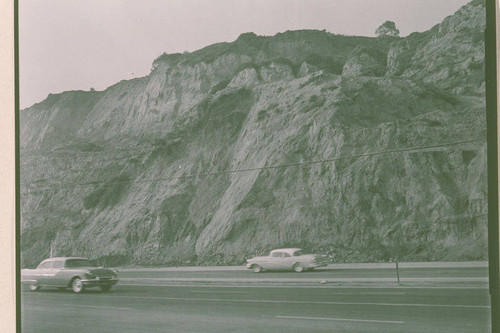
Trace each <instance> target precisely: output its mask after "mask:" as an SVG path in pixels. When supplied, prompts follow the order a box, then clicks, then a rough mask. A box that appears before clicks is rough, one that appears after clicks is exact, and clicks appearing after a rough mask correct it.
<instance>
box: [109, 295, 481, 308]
mask: <svg viewBox="0 0 500 333" xmlns="http://www.w3.org/2000/svg"><path fill="white" fill-rule="evenodd" d="M108 298H134V299H164V300H171V301H197V302H199V301H205V302H232V303H290V304H326V305H376V306H409V307H410V306H415V307H441V308H490V306H489V305H461V304H420V303H414V304H406V303H362V302H317V301H293V300H291V301H285V300H283V301H281V300H279V301H278V300H257V299H256V300H254V299H222V298H186V297H158V296H108Z"/></svg>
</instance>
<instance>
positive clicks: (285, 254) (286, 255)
mask: <svg viewBox="0 0 500 333" xmlns="http://www.w3.org/2000/svg"><path fill="white" fill-rule="evenodd" d="M283 254H284V257H285V258H286V257H291V255H290V254H289V253H286V252H285V253H283Z"/></svg>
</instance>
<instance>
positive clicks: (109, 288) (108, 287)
mask: <svg viewBox="0 0 500 333" xmlns="http://www.w3.org/2000/svg"><path fill="white" fill-rule="evenodd" d="M100 288H101V291H102V292H106V291H110V290H111V286H100Z"/></svg>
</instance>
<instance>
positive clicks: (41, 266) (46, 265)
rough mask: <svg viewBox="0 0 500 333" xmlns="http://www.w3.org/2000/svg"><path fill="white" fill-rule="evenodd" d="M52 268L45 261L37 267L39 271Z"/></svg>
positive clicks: (50, 264)
mask: <svg viewBox="0 0 500 333" xmlns="http://www.w3.org/2000/svg"><path fill="white" fill-rule="evenodd" d="M50 267H52V262H51V261H47V262H42V263H41V264H40V265H38V268H39V269H46V268H50Z"/></svg>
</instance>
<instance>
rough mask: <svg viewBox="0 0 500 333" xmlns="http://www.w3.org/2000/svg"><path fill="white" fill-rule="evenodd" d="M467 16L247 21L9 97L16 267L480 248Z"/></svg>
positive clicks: (473, 45)
mask: <svg viewBox="0 0 500 333" xmlns="http://www.w3.org/2000/svg"><path fill="white" fill-rule="evenodd" d="M484 21H485V15H484V5H483V4H481V3H480V2H472V3H470V4H469V5H467V6H465V7H463V8H462V9H460V10H459V11H458V12H457V14H455V15H454V16H451V17H449V18H447V19H445V20H444V21H443V23H441V24H440V25H438V26H436V27H434V28H433V29H432V30H430V31H428V32H425V33H422V34H413V35H410V36H408V37H406V38H398V37H387V36H385V37H383V38H361V37H346V36H337V35H332V34H329V33H326V32H323V31H290V32H285V33H283V34H278V35H276V36H273V37H259V36H256V35H254V34H251V33H248V34H243V35H241V36H240V37H239V38H238V39H237V40H236V41H235V42H233V43H221V44H216V45H212V46H209V47H207V48H205V49H202V50H199V51H197V52H194V53H190V54H183V55H163V56H161V57H160V58H158V59H157V60H155V62H154V64H153V70H152V72H151V73H150V75H148V76H146V77H143V78H138V79H135V80H131V81H122V82H119V83H117V84H115V85H114V86H112V87H109V88H108V89H106V90H105V91H102V92H83V91H78V92H65V93H62V94H58V95H50V96H49V97H48V98H47V99H46V100H45V101H43V102H41V103H39V104H36V105H34V106H32V107H30V108H28V109H26V110H23V111H22V112H21V148H22V149H21V183H22V186H21V201H22V202H21V204H22V218H21V224H22V225H21V227H22V234H21V243H22V244H21V250H22V260H23V265H25V266H30V265H33V264H35V263H37V262H38V261H39V260H41V259H43V258H44V257H46V256H47V255H48V251H49V249H50V246H51V245H52V246H53V248H54V249H55V251H56V253H57V254H58V255H81V256H88V257H92V258H98V259H100V260H101V261H102V262H105V263H109V264H127V263H128V264H130V263H135V264H148V265H150V264H193V263H241V262H242V261H243V260H244V259H245V258H246V257H247V256H249V255H253V254H255V253H263V252H267V251H268V250H269V249H270V248H275V247H282V246H299V247H304V248H306V249H310V250H314V251H321V252H324V253H327V254H330V255H334V256H335V257H336V260H338V261H368V260H370V261H374V260H387V259H389V258H398V259H399V260H471V259H485V258H486V242H487V231H486V225H487V223H486V213H487V205H486V204H487V200H486V199H487V193H486V140H485V128H486V126H485V105H484V76H483V65H484V41H483V38H482V30H483V29H484ZM452 50H454V51H455V53H453V52H451V51H452Z"/></svg>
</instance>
